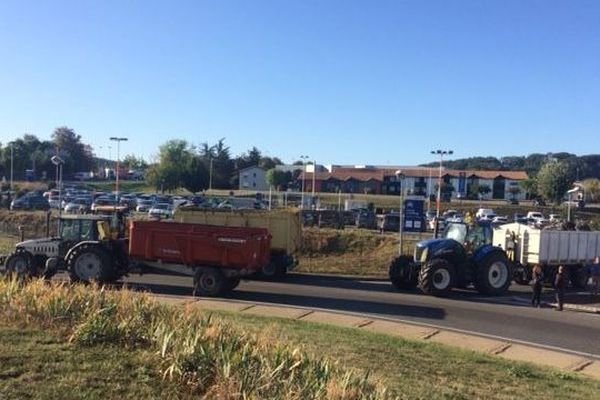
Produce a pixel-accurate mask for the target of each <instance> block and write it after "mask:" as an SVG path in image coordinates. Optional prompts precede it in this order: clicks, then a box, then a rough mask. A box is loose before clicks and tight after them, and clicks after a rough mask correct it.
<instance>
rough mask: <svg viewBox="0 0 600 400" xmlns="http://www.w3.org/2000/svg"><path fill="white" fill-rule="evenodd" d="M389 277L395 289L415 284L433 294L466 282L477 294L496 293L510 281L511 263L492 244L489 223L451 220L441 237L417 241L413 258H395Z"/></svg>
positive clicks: (410, 287) (439, 294)
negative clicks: (467, 222) (468, 222)
mask: <svg viewBox="0 0 600 400" xmlns="http://www.w3.org/2000/svg"><path fill="white" fill-rule="evenodd" d="M389 276H390V281H391V282H392V285H393V286H394V287H395V288H397V289H413V288H415V287H416V286H418V287H419V288H420V289H421V290H422V291H423V292H424V293H426V294H430V295H434V296H444V295H446V294H448V292H449V291H450V290H451V289H452V288H455V287H456V288H467V287H469V286H470V285H473V286H474V287H475V289H476V290H477V291H479V292H480V293H483V294H487V295H500V294H502V293H504V292H506V290H507V289H508V287H509V286H510V284H511V281H512V277H513V264H512V262H511V261H510V260H509V259H508V257H507V255H506V253H505V252H504V251H503V250H502V249H501V248H499V247H495V246H492V226H491V225H490V224H489V223H486V222H477V223H474V224H465V223H459V222H451V223H449V224H448V225H447V226H446V228H445V229H444V232H443V234H442V237H441V238H437V239H429V240H423V241H421V242H419V243H417V246H416V248H415V252H414V256H413V257H411V256H405V255H401V256H399V257H397V258H395V259H394V260H393V261H392V263H391V264H390V268H389Z"/></svg>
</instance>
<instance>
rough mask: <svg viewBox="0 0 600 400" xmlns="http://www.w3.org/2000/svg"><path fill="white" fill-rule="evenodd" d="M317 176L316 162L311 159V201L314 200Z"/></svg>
mask: <svg viewBox="0 0 600 400" xmlns="http://www.w3.org/2000/svg"><path fill="white" fill-rule="evenodd" d="M316 176H317V162H316V161H315V160H313V175H312V201H315V183H316Z"/></svg>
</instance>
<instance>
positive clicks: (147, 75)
mask: <svg viewBox="0 0 600 400" xmlns="http://www.w3.org/2000/svg"><path fill="white" fill-rule="evenodd" d="M60 125H67V126H69V127H72V128H74V129H75V130H76V131H77V132H78V133H80V134H81V135H82V136H83V138H84V140H85V141H86V142H89V143H91V144H92V145H93V146H94V147H95V148H96V152H97V153H99V155H101V156H105V157H106V156H107V155H108V152H107V150H106V148H105V149H103V150H99V146H100V145H103V146H106V145H107V144H108V137H110V136H114V135H120V136H121V135H122V136H127V137H129V139H130V141H129V142H128V143H126V144H125V145H124V146H123V147H122V150H121V153H122V154H127V153H135V154H138V155H142V156H145V157H146V158H148V157H150V156H151V155H153V154H156V151H157V148H158V146H159V145H160V144H161V143H163V142H165V141H166V140H168V139H171V138H183V139H186V140H188V141H190V142H192V143H202V142H205V141H208V142H210V143H214V142H216V141H217V140H218V139H219V138H221V137H225V138H226V142H227V144H229V145H230V146H231V149H232V152H233V154H234V155H237V154H239V153H241V152H243V151H245V150H247V149H249V148H250V147H251V146H257V147H258V148H260V149H261V150H263V151H265V152H266V153H267V154H268V155H271V156H280V157H281V158H283V160H284V161H293V160H294V159H298V156H299V155H300V154H307V155H310V156H311V157H312V158H315V159H316V160H317V161H318V162H333V163H361V164H362V163H370V164H386V163H390V164H404V165H408V164H416V163H422V162H428V161H432V160H433V158H432V157H431V155H430V154H429V151H430V150H431V149H434V148H452V149H454V150H455V152H456V156H455V157H456V158H462V157H469V156H485V155H493V156H502V155H521V154H527V153H532V152H557V151H569V152H574V153H577V154H589V153H600V1H597V0H589V1H569V0H564V1H549V0H539V1H525V0H514V1H511V0H497V1H485V0H472V1H447V0H440V1H433V0H427V1H421V0H415V1H400V0H396V1H382V0H378V1H366V0H365V1H351V0H340V1H329V0H314V1H313V0H311V1H305V0H302V1H301V0H295V1H288V0H280V1H260V0H252V1H248V0H240V1H228V0H215V1H200V0H196V1H186V2H184V1H160V2H154V1H148V0H145V1H124V0H120V1H96V0H95V1H83V0H77V1H69V2H66V1H57V0H53V1H24V0H19V1H12V0H9V1H7V0H3V1H2V2H1V3H0V142H4V143H5V142H7V141H9V140H12V139H14V138H16V137H18V136H21V135H22V134H23V133H24V132H30V133H33V134H35V135H37V136H39V137H41V138H49V136H50V134H51V132H52V130H53V129H54V128H55V127H57V126H60ZM114 155H115V154H114V150H113V156H114Z"/></svg>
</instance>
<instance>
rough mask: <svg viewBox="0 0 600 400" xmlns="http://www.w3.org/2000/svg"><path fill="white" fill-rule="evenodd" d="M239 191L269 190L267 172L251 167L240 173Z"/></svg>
mask: <svg viewBox="0 0 600 400" xmlns="http://www.w3.org/2000/svg"><path fill="white" fill-rule="evenodd" d="M240 190H253V191H254V190H256V191H259V190H260V191H262V190H269V184H268V183H267V171H265V169H264V168H261V167H258V166H253V167H248V168H244V169H243V170H241V171H240Z"/></svg>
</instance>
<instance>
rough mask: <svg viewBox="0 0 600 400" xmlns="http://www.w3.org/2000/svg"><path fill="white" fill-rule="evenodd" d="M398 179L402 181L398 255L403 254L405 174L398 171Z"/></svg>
mask: <svg viewBox="0 0 600 400" xmlns="http://www.w3.org/2000/svg"><path fill="white" fill-rule="evenodd" d="M396 179H398V180H399V181H400V209H399V210H398V255H402V233H403V232H404V174H403V173H402V170H400V169H399V170H398V171H396Z"/></svg>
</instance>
